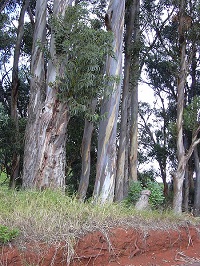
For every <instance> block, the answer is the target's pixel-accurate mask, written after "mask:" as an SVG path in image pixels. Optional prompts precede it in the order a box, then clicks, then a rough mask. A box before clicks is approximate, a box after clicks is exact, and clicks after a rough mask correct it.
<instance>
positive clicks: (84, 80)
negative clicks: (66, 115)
mask: <svg viewBox="0 0 200 266" xmlns="http://www.w3.org/2000/svg"><path fill="white" fill-rule="evenodd" d="M94 25H96V19H95V21H94V19H92V18H91V15H90V13H89V11H88V9H87V8H86V6H85V5H84V3H82V4H78V5H76V6H74V7H68V8H67V10H66V13H65V16H64V17H59V18H53V19H52V26H53V32H54V35H55V46H56V54H57V59H58V66H57V68H58V71H59V76H58V77H57V80H56V83H55V84H52V86H55V87H57V88H59V97H60V99H63V100H67V101H68V103H69V106H70V110H71V112H72V113H73V114H76V113H77V112H79V111H82V112H86V111H88V110H87V109H88V106H89V103H90V101H91V99H93V98H97V97H101V96H102V95H103V93H104V89H105V88H108V87H111V85H112V83H113V82H114V81H115V77H108V76H107V75H105V74H104V65H105V61H106V56H107V55H110V56H114V54H113V47H112V42H113V35H112V33H111V32H106V31H104V30H103V29H101V28H99V27H98V28H96V27H95V26H94ZM61 69H62V71H60V70H61Z"/></svg>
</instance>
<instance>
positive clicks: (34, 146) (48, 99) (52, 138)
mask: <svg viewBox="0 0 200 266" xmlns="http://www.w3.org/2000/svg"><path fill="white" fill-rule="evenodd" d="M71 3H72V1H71V0H69V1H66V0H55V1H54V8H53V13H54V15H55V16H56V15H58V14H62V15H63V14H64V12H65V10H66V7H67V6H68V5H70V4H71ZM40 5H41V6H40ZM42 7H43V8H42ZM46 7H47V1H46V0H38V1H37V8H36V9H37V16H36V29H35V35H34V40H35V41H36V40H41V41H42V40H44V38H45V34H44V33H45V28H46ZM40 23H41V24H40ZM38 49H39V48H38V46H36V47H34V48H33V54H34V55H35V56H34V57H33V63H32V74H33V77H34V78H33V79H32V91H31V97H32V98H31V99H32V102H31V103H30V107H29V108H30V111H31V112H30V114H32V116H30V117H29V122H28V126H27V130H26V146H25V158H24V175H23V186H24V187H29V188H33V187H36V188H39V189H44V188H48V187H51V188H64V186H65V164H66V149H65V145H66V131H67V124H68V120H69V113H68V106H67V103H65V102H61V101H59V100H58V99H57V91H58V89H59V88H57V87H54V88H52V87H50V85H49V84H51V83H54V81H55V79H56V76H57V75H58V74H59V73H57V72H56V57H55V45H54V36H53V35H52V36H51V41H50V53H51V59H50V60H49V62H48V69H47V80H44V55H43V53H42V51H41V50H40V49H39V50H38ZM37 58H38V59H40V61H39V62H38V61H37ZM44 88H46V95H45V100H44V101H43V90H44Z"/></svg>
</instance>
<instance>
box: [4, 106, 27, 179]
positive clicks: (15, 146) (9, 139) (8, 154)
mask: <svg viewBox="0 0 200 266" xmlns="http://www.w3.org/2000/svg"><path fill="white" fill-rule="evenodd" d="M25 126H26V118H21V119H19V136H18V138H17V141H15V139H16V138H15V136H16V131H15V124H14V122H13V120H12V119H11V117H10V116H9V115H7V114H6V112H5V109H4V108H3V105H2V103H0V167H4V168H5V170H6V172H7V174H8V175H9V174H10V164H11V161H12V156H13V152H14V151H17V153H20V155H21V157H23V148H24V133H25Z"/></svg>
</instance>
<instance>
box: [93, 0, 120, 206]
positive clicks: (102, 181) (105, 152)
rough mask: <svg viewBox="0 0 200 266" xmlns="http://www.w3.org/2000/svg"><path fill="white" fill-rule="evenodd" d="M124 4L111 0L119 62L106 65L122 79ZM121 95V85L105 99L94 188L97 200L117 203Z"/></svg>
mask: <svg viewBox="0 0 200 266" xmlns="http://www.w3.org/2000/svg"><path fill="white" fill-rule="evenodd" d="M124 13H125V1H124V0H110V3H109V7H108V11H107V14H108V16H109V18H111V17H112V19H111V28H112V31H113V33H114V42H113V48H114V53H115V59H114V58H111V57H108V59H107V62H106V73H107V74H108V75H111V76H119V77H121V75H122V42H123V28H124ZM120 93H121V82H119V83H118V84H117V83H115V84H114V88H113V92H112V94H111V95H110V96H109V97H105V98H104V99H103V103H102V108H101V114H105V113H106V114H107V117H106V118H105V119H104V120H102V121H101V122H100V125H99V139H98V154H97V175H96V181H95V187H94V198H95V199H99V198H100V200H101V202H102V203H104V202H106V201H113V198H114V188H115V178H116V134H117V118H118V111H119V100H120Z"/></svg>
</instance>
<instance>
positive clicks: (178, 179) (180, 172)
mask: <svg viewBox="0 0 200 266" xmlns="http://www.w3.org/2000/svg"><path fill="white" fill-rule="evenodd" d="M184 8H185V1H184V0H181V5H180V10H179V14H180V19H179V44H180V72H179V76H178V87H177V122H176V127H177V158H178V167H177V170H176V173H175V174H174V175H173V181H174V198H173V210H174V212H175V213H181V212H182V199H183V197H182V190H183V180H184V176H185V167H186V162H185V149H184V143H183V107H184V88H185V81H186V72H187V70H186V40H185V33H184V25H183V19H182V18H183V16H184V11H185V9H184Z"/></svg>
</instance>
